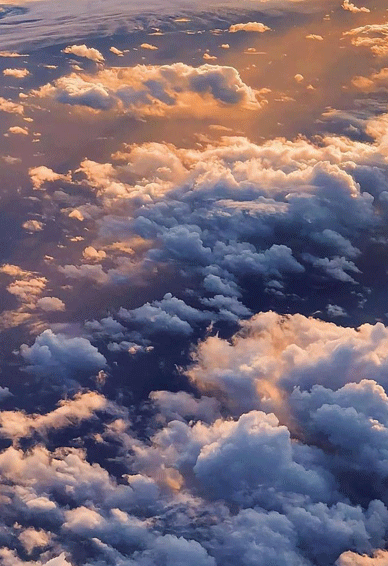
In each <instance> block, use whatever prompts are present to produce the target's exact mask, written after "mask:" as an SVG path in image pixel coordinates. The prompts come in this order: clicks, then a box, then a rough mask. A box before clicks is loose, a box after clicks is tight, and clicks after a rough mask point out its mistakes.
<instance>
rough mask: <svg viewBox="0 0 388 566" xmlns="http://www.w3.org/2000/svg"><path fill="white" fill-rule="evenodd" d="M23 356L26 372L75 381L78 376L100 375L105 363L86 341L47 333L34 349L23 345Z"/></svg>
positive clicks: (36, 340)
mask: <svg viewBox="0 0 388 566" xmlns="http://www.w3.org/2000/svg"><path fill="white" fill-rule="evenodd" d="M20 353H21V355H22V357H23V358H24V360H25V362H26V363H27V370H28V371H30V372H31V373H35V374H36V375H42V376H45V375H51V374H56V375H58V376H64V377H68V376H69V377H74V376H76V375H77V373H79V372H82V373H88V374H93V373H97V372H98V371H99V370H100V369H102V368H104V367H105V366H106V359H105V358H104V356H103V355H102V354H100V353H99V351H98V350H97V348H96V347H95V346H92V344H91V343H90V342H89V340H87V339H86V338H69V337H66V336H64V335H61V334H58V335H57V334H54V333H53V332H52V331H51V330H45V331H44V332H43V333H42V334H40V335H39V336H38V337H37V338H36V339H35V342H34V344H33V345H32V346H27V345H26V344H23V345H22V346H21V347H20Z"/></svg>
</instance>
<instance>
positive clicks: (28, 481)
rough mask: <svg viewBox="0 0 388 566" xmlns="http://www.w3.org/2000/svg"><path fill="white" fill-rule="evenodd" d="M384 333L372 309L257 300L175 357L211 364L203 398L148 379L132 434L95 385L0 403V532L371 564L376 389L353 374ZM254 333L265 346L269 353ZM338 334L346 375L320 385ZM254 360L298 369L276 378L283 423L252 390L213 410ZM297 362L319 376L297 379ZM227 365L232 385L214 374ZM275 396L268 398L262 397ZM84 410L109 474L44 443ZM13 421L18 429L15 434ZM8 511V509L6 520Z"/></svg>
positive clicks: (379, 450)
mask: <svg viewBox="0 0 388 566" xmlns="http://www.w3.org/2000/svg"><path fill="white" fill-rule="evenodd" d="M271 317H272V318H271ZM385 334H386V333H385V329H384V327H382V325H375V326H365V327H361V328H360V329H359V331H357V330H355V329H352V328H341V327H337V326H335V325H334V324H328V323H323V322H321V321H317V320H314V319H307V318H304V317H301V316H300V315H294V316H290V317H288V318H286V319H282V318H281V317H279V316H278V315H275V314H274V313H267V314H261V315H257V316H255V317H253V318H252V319H251V320H250V321H249V322H247V323H246V325H245V328H244V329H243V330H242V331H241V332H240V333H239V334H238V335H236V336H235V338H234V339H233V340H232V342H228V341H226V340H225V341H223V340H221V338H218V337H212V338H208V339H207V341H206V342H205V343H204V344H203V345H202V346H200V350H199V352H198V354H197V359H196V361H195V362H194V366H193V367H192V368H191V370H190V371H191V372H193V374H196V375H197V377H198V376H199V375H201V376H202V377H201V379H203V381H204V380H205V377H203V376H207V375H213V376H214V375H215V373H214V372H215V371H218V374H219V375H223V376H224V380H223V381H222V380H221V379H220V378H218V379H217V380H214V379H213V391H216V390H217V389H218V390H220V391H221V390H222V391H223V393H224V394H225V393H226V396H225V395H221V396H220V398H219V401H216V400H215V398H214V397H213V398H210V397H208V396H205V397H200V398H198V399H195V398H194V397H193V396H192V395H189V394H188V393H183V392H178V393H171V392H155V393H154V394H152V396H151V398H152V402H153V404H154V406H155V407H156V409H157V410H156V417H157V418H156V420H155V421H154V422H153V423H152V422H150V423H149V426H148V433H147V435H148V437H147V439H144V438H142V439H140V438H138V437H137V436H136V434H135V432H134V431H133V430H132V428H131V425H130V422H129V420H128V416H127V413H126V411H125V410H124V409H123V408H121V407H119V406H118V405H116V404H115V403H113V402H108V401H107V399H106V398H105V397H104V396H103V395H102V394H100V393H94V392H84V393H80V394H78V395H76V396H75V397H74V398H73V399H70V400H67V401H62V402H61V403H60V406H59V407H58V408H55V409H53V410H52V411H51V412H49V413H46V414H41V415H40V414H31V415H29V414H26V413H22V412H17V411H8V412H7V411H5V412H3V413H2V416H1V419H2V425H3V428H2V434H3V435H4V436H7V437H9V438H11V439H12V440H13V442H14V445H13V446H11V447H9V448H6V449H5V450H3V452H2V453H1V454H0V471H1V473H2V476H3V477H4V478H5V480H6V482H7V484H6V485H5V491H4V496H5V497H6V500H5V501H6V502H5V507H4V509H5V512H6V513H7V514H9V513H12V517H13V520H14V523H13V525H14V526H13V527H10V528H9V529H8V531H7V532H6V533H5V535H4V536H5V537H6V539H5V540H7V539H8V540H11V537H14V536H15V535H17V536H18V539H19V540H20V541H21V542H22V544H23V547H24V548H25V549H27V551H28V552H32V550H33V548H45V549H47V550H46V552H47V553H48V554H46V558H47V559H51V560H57V561H58V560H63V557H64V556H66V557H67V558H66V560H67V562H68V564H75V562H76V560H77V558H76V557H77V553H78V552H79V550H78V549H79V544H80V543H81V544H82V547H83V548H84V552H85V563H86V564H88V565H90V566H92V565H93V566H97V565H105V564H109V563H111V562H112V559H114V560H115V563H117V564H123V565H124V564H128V563H129V564H131V566H146V565H148V564H152V565H158V566H159V565H160V566H162V565H164V566H167V565H169V564H179V565H181V564H182V566H183V564H190V565H191V564H193V566H194V565H195V566H198V564H200V565H204V566H219V565H224V564H227V565H229V564H230V565H231V564H235V563H237V561H239V563H240V564H243V565H244V566H252V565H253V564H255V565H257V564H258V565H259V566H266V565H268V563H271V564H274V565H276V566H283V565H284V564H291V565H292V566H294V565H295V566H300V565H303V566H312V565H313V564H317V563H318V564H321V565H322V566H332V565H333V564H334V563H336V564H337V565H339V566H347V565H348V564H353V563H355V564H360V565H364V564H365V565H366V566H369V564H370V565H371V566H372V565H373V566H374V565H375V564H376V565H379V566H380V564H384V561H382V560H383V556H384V552H377V553H376V554H375V555H374V556H373V557H372V555H373V553H374V551H375V550H376V549H378V548H381V545H382V544H383V540H384V534H385V531H386V529H387V527H388V510H387V509H386V507H385V505H384V503H383V501H382V500H376V499H374V498H373V495H375V497H376V496H380V497H381V498H382V499H384V497H385V496H384V492H385V489H384V480H385V479H386V477H387V476H388V469H387V466H386V436H387V434H388V433H387V431H388V428H386V426H387V425H388V411H387V397H386V394H385V391H384V390H383V388H382V387H381V386H380V385H378V384H377V383H376V382H375V381H372V380H371V379H363V378H362V377H363V376H365V375H368V376H369V375H371V374H372V373H373V368H375V370H374V375H375V377H376V376H377V379H380V378H381V376H382V374H383V373H384V371H380V373H379V370H380V367H381V365H382V363H383V359H385V358H386V357H387V351H388V349H387V346H386V344H385V342H386V340H387V338H386V336H385ZM271 344H272V345H271ZM222 345H223V346H222ZM222 347H225V348H229V349H230V350H231V351H233V353H230V354H229V353H228V352H227V351H226V353H225V351H222ZM204 348H205V349H206V348H209V349H210V348H211V350H212V355H213V357H212V358H211V359H210V350H209V359H208V364H207V365H206V366H205V363H204ZM282 348H283V350H282ZM217 349H218V350H217ZM265 349H267V351H270V350H271V349H272V355H273V358H272V359H271V358H270V357H269V355H266V351H265ZM243 350H245V352H246V354H245V357H242V355H243V354H242V352H243ZM341 350H342V352H346V356H347V357H348V358H349V353H350V352H352V351H353V350H354V352H355V353H354V357H355V359H354V360H353V361H352V362H350V363H349V364H348V371H349V374H351V375H352V376H353V377H354V378H358V377H360V378H361V380H358V379H356V381H355V382H354V383H345V385H343V386H342V387H340V388H338V389H335V388H333V389H332V387H333V385H332V380H331V376H332V374H333V367H337V368H338V367H340V366H339V365H338V363H337V365H335V362H334V358H336V359H337V362H338V356H341V353H340V351H341ZM314 352H315V353H314ZM233 354H234V355H233ZM342 355H345V354H342ZM384 357H385V358H384ZM303 360H304V361H303ZM379 360H380V362H379ZM211 364H212V366H213V367H214V368H215V369H214V370H213V369H212V367H211ZM333 364H334V365H333ZM236 368H239V369H236ZM304 368H305V369H304ZM377 368H378V369H377ZM249 370H250V371H249ZM264 371H267V372H268V374H270V373H271V374H275V375H276V374H277V375H278V379H277V384H278V385H279V384H281V383H282V384H283V385H284V384H287V383H289V382H290V376H293V378H292V383H293V384H298V387H297V388H295V389H292V388H290V387H288V386H287V385H284V389H283V406H286V405H287V407H288V410H289V415H291V416H292V418H291V419H290V425H289V428H288V427H287V426H285V425H284V424H283V425H282V424H280V423H279V419H278V417H277V416H275V414H273V413H271V412H262V411H260V410H258V407H259V405H260V404H261V403H262V400H260V399H259V396H258V395H257V394H254V393H253V394H251V395H250V404H251V407H252V408H246V409H243V410H242V411H240V415H239V416H235V417H234V418H231V417H230V413H227V414H228V415H229V417H221V416H220V415H221V412H223V413H224V414H225V410H226V405H225V402H226V404H228V403H229V401H235V400H236V399H237V400H238V399H242V398H243V397H244V395H245V394H246V390H247V387H246V383H247V381H248V374H250V380H251V382H253V383H254V384H255V385H256V383H257V379H259V378H258V374H260V372H261V373H263V372H264ZM325 371H326V373H325ZM243 372H245V374H246V377H245V378H243V377H242V375H241V374H242V373H243ZM303 373H306V375H308V376H309V378H312V376H314V378H316V380H315V383H316V382H317V381H319V376H320V377H321V380H322V381H324V382H325V383H327V382H330V387H327V386H326V385H325V386H322V385H316V384H315V385H313V387H312V388H311V387H309V385H308V380H307V381H306V380H303V378H300V375H301V374H302V375H303ZM342 373H343V365H342V367H341V380H339V381H345V379H343V380H342ZM324 374H325V375H324ZM227 375H229V379H226V377H227ZM255 379H256V382H255ZM210 381H212V380H208V385H209V384H210ZM232 381H234V385H233V387H232V389H231V388H230V387H229V386H225V383H227V382H228V383H232ZM271 395H272V396H273V398H276V396H275V395H274V394H273V391H271V390H270V389H269V388H267V393H266V396H267V400H268V399H269V398H270V396H271ZM228 398H229V401H228ZM264 404H265V403H264ZM222 405H223V408H222V411H221V410H220V409H221V406H222ZM255 405H256V408H254V406H255ZM279 407H280V405H277V406H276V404H274V408H275V411H276V413H281V409H280V410H279ZM107 417H108V419H107ZM104 419H107V420H104ZM86 421H88V422H90V423H94V424H95V426H99V427H100V430H101V432H99V433H98V434H95V436H94V441H95V442H96V447H98V446H100V449H101V450H104V449H105V448H106V447H108V446H110V450H112V449H113V447H114V446H116V454H117V455H116V457H115V460H116V462H117V463H118V462H120V466H121V474H123V472H124V474H123V475H122V477H121V480H120V481H119V482H118V481H117V480H116V479H115V477H114V475H112V473H111V472H109V471H108V469H106V468H105V467H104V466H103V465H101V464H98V463H96V462H95V463H90V462H89V461H88V458H87V455H86V452H85V451H84V450H82V449H80V448H75V447H67V448H57V449H54V450H52V449H50V448H48V447H47V446H45V443H47V442H48V438H50V435H51V436H52V435H53V434H54V433H55V431H57V432H59V431H61V430H64V429H66V430H69V429H71V427H72V426H74V427H75V429H77V427H78V426H79V425H80V424H81V423H82V422H86ZM103 423H104V424H103ZM102 424H103V426H102V428H101V425H102ZM23 437H24V438H25V437H29V438H30V439H31V441H32V442H33V445H32V446H31V445H30V447H29V449H24V448H23V443H22V442H21V441H22V439H23ZM355 438H357V442H355ZM345 470H346V471H347V472H348V473H349V470H351V472H352V476H350V477H349V476H346V475H344V472H345ZM358 473H360V474H361V476H360V477H364V476H365V477H367V478H368V482H372V477H373V478H374V480H373V481H374V488H373V490H372V491H373V493H372V494H370V495H369V497H366V501H363V504H362V506H361V505H360V504H359V503H358V502H357V495H356V493H357V492H355V491H352V489H353V486H352V481H354V482H355V485H356V484H357V482H358V481H359V480H358V479H357V474H358ZM352 478H353V480H352ZM376 478H378V481H376ZM378 482H380V483H378ZM343 490H345V491H347V493H346V494H343V495H342V494H341V493H342V491H343ZM379 490H380V491H379ZM354 498H355V499H356V500H355V501H354ZM70 503H71V505H70ZM22 516H23V517H24V522H23V523H19V522H15V521H20V518H21V517H22ZM172 528H173V532H174V534H171V532H170V531H171V529H172ZM57 534H60V539H59V540H58V537H57V536H56V535H57ZM198 539H199V540H198ZM7 544H8V543H7ZM28 549H31V550H30V551H29V550H28ZM2 552H3V558H5V559H7V560H9V564H12V565H13V564H14V563H15V560H16V561H17V560H18V558H17V551H15V550H13V551H11V550H4V551H2ZM366 554H368V555H370V556H367V555H366ZM46 561H47V560H46ZM336 561H337V562H336ZM17 563H18V562H16V564H17Z"/></svg>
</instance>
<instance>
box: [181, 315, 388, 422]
mask: <svg viewBox="0 0 388 566" xmlns="http://www.w3.org/2000/svg"><path fill="white" fill-rule="evenodd" d="M386 340H387V331H386V328H385V327H384V326H383V325H382V324H381V323H377V324H376V325H374V326H372V325H368V324H366V325H363V326H361V327H360V328H359V329H358V330H355V329H352V328H342V327H340V326H336V325H335V324H333V323H327V322H323V321H320V320H316V319H312V318H305V317H304V316H302V315H293V316H288V317H282V316H280V315H278V314H275V313H270V312H269V313H261V314H258V315H255V316H254V317H253V318H251V319H249V320H248V321H246V322H244V323H243V324H242V330H241V332H240V333H238V334H236V335H235V337H234V338H233V340H232V341H231V342H230V341H227V340H222V339H221V338H219V337H217V336H213V337H209V338H207V339H206V340H205V341H204V342H202V343H201V344H200V345H199V347H198V350H197V352H196V354H195V359H196V363H195V364H194V365H193V366H192V368H190V369H189V371H188V376H189V377H190V379H191V380H192V381H193V382H194V383H195V384H196V385H197V387H199V388H200V389H203V390H204V391H207V390H209V391H214V390H217V389H218V390H219V391H220V392H221V393H222V394H223V395H224V398H225V395H226V396H227V397H226V399H227V403H228V405H229V406H230V407H231V408H232V409H233V410H235V411H237V412H238V414H240V413H241V411H243V410H248V409H253V408H256V407H272V409H273V408H274V407H275V408H276V407H277V408H278V410H280V411H282V408H283V403H284V399H285V392H286V391H287V390H288V389H290V388H292V387H294V386H297V385H299V386H300V387H301V388H303V389H308V388H309V387H312V386H313V385H314V384H325V383H326V380H327V381H328V382H330V384H331V385H332V386H333V387H340V386H342V385H344V384H345V383H347V382H352V381H357V380H359V379H362V378H363V377H366V376H368V377H369V378H371V379H375V380H376V381H377V382H381V383H384V384H385V379H386V378H385V370H384V368H385V365H386V363H387V362H386ZM371 352H373V355H372V354H371ZM336 368H337V369H336ZM338 368H341V370H340V371H339V370H338ZM280 414H282V415H283V413H280Z"/></svg>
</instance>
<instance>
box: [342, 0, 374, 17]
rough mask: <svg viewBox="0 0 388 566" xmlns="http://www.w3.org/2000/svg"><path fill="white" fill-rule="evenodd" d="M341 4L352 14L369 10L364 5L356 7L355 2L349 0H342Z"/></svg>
mask: <svg viewBox="0 0 388 566" xmlns="http://www.w3.org/2000/svg"><path fill="white" fill-rule="evenodd" d="M341 6H342V8H343V9H344V10H348V12H352V13H353V14H358V13H369V12H370V10H369V8H366V7H365V6H360V7H357V6H356V5H355V4H353V3H352V2H350V0H344V1H343V3H342V4H341Z"/></svg>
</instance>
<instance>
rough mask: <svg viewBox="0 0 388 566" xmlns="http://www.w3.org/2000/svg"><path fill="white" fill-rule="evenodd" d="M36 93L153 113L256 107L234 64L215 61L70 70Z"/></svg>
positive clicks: (75, 102)
mask: <svg viewBox="0 0 388 566" xmlns="http://www.w3.org/2000/svg"><path fill="white" fill-rule="evenodd" d="M35 94H36V96H39V97H42V98H45V97H49V98H53V99H55V100H56V101H58V102H61V103H64V104H73V105H81V106H88V107H90V108H93V109H96V110H109V109H110V108H113V107H118V108H119V109H121V110H123V111H127V112H133V113H135V114H151V115H164V114H166V113H169V112H174V111H182V110H183V109H188V108H190V107H191V106H193V105H195V104H196V101H197V102H198V103H199V104H200V105H201V106H204V108H205V109H206V106H209V107H213V106H214V102H217V103H219V104H223V105H230V104H233V105H241V106H243V107H246V108H252V109H258V108H259V107H260V103H259V97H256V93H255V91H254V90H253V89H252V88H250V87H249V86H247V85H246V84H245V83H244V82H243V81H242V80H241V78H240V76H239V74H238V72H237V71H236V69H234V68H233V67H222V66H219V65H202V66H200V67H197V68H194V67H190V66H189V65H185V64H183V63H174V64H172V65H162V66H145V65H137V66H135V67H122V68H111V69H106V70H102V71H100V72H98V73H97V74H96V75H86V74H75V73H73V74H71V75H69V76H65V77H61V78H60V79H58V80H57V81H56V82H55V83H54V84H53V85H51V84H47V85H46V86H43V87H41V89H40V90H39V91H37V92H35ZM198 111H199V112H200V109H198Z"/></svg>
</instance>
